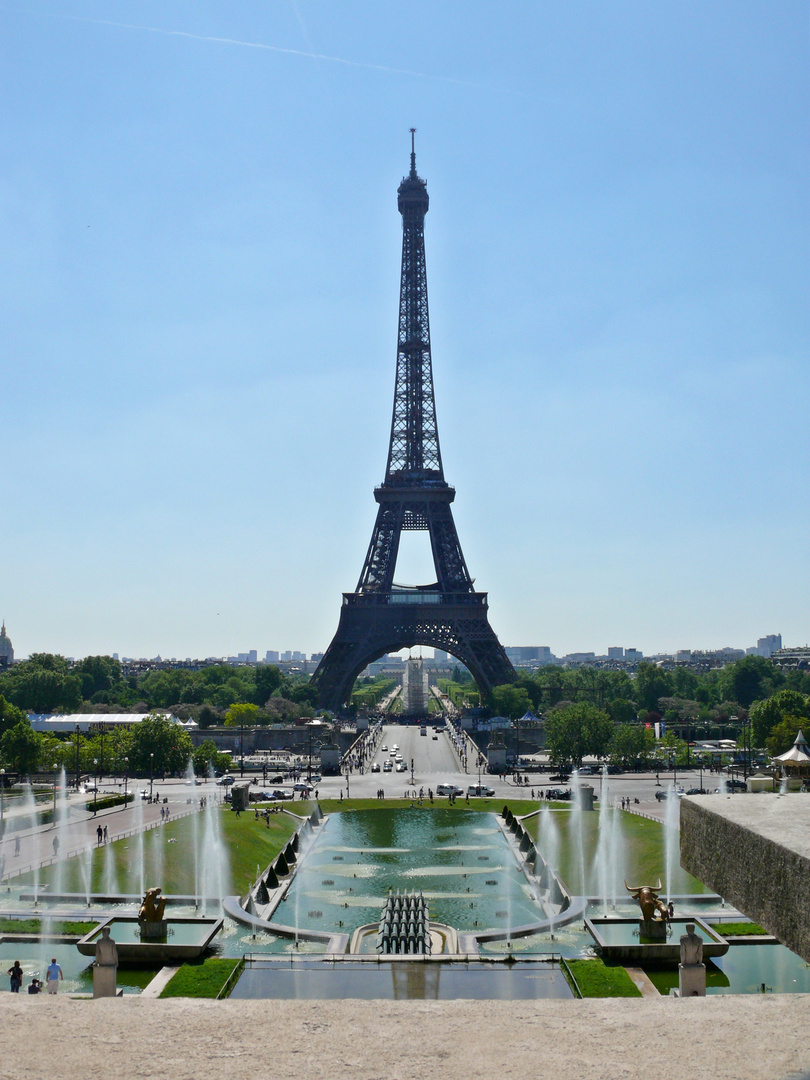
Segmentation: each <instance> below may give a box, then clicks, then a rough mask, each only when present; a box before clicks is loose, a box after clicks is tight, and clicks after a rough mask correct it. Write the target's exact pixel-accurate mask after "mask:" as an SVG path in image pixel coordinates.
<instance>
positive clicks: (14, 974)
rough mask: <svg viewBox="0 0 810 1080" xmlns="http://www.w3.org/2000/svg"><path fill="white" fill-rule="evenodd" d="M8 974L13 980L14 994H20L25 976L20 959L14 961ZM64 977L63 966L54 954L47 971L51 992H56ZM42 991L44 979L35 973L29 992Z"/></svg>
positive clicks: (37, 992)
mask: <svg viewBox="0 0 810 1080" xmlns="http://www.w3.org/2000/svg"><path fill="white" fill-rule="evenodd" d="M6 975H8V977H9V980H10V982H11V992H12V994H19V992H20V990H21V989H22V985H23V979H24V978H25V973H24V972H23V969H22V964H21V963H20V961H19V960H15V961H14V963H13V964H12V965H11V967H10V968H9V969H8V971H7V972H6ZM64 977H65V976H64V975H63V974H62V968H61V967H60V966H59V964H57V962H56V957H55V956H54V957H53V958H52V959H51V962H50V964H49V965H48V970H47V972H46V982H47V986H48V993H49V994H55V993H56V991H57V990H58V989H59V983H60V982H61V980H62V979H64ZM41 991H42V980H41V979H38V978H37V976H36V975H34V977H33V978H32V979H31V982H30V983H29V984H28V993H29V994H39V993H40V992H41Z"/></svg>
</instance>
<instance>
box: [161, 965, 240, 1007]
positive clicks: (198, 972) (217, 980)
mask: <svg viewBox="0 0 810 1080" xmlns="http://www.w3.org/2000/svg"><path fill="white" fill-rule="evenodd" d="M241 964H242V960H233V959H228V960H225V959H222V958H221V957H218V956H209V957H208V958H207V959H206V960H199V961H195V962H193V963H190V964H183V966H182V967H181V968H180V970H179V971H178V972H177V974H176V975H175V976H174V977H173V978H172V979H171V981H170V982H169V984H168V986H166V987H165V988H164V989H163V990H162V992H161V994H160V996H161V997H162V998H170V997H189V998H215V997H217V995H218V994H219V992H220V990H221V989H222V988H223V986H224V985H225V983H226V982H227V981H228V977H229V976H230V975H231V974H232V972H233V971H234V970H235V969H236V968H237V967H239V966H241ZM226 996H227V995H226Z"/></svg>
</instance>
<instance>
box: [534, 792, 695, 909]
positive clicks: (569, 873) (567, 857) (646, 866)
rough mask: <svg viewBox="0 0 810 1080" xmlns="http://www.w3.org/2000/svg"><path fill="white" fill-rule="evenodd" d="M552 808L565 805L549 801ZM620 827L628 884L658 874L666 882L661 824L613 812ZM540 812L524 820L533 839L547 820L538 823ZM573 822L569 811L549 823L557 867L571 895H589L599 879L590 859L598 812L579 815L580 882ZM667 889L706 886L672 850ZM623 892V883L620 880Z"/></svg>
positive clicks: (687, 890)
mask: <svg viewBox="0 0 810 1080" xmlns="http://www.w3.org/2000/svg"><path fill="white" fill-rule="evenodd" d="M551 805H552V807H554V806H555V805H556V806H558V807H559V806H563V805H564V806H566V807H568V804H561V803H557V804H554V803H552V804H551ZM616 813H617V815H618V819H617V820H618V822H619V827H620V829H621V836H620V843H619V845H618V854H619V857H620V859H621V864H622V868H623V870H622V873H623V876H624V877H625V878H626V879H627V882H628V884H629V885H650V884H653V885H654V884H656V883H657V881H658V879H659V877H660V879H661V881H662V882H665V881H666V856H665V831H664V830H665V826H664V825H663V824H662V823H660V822H658V821H651V820H650V819H649V818H643V817H640V816H639V815H637V814H627V813H623V812H622V811H616ZM541 817H542V814H540V815H535V816H534V817H533V818H529V820H528V821H526V822H525V825H526V828H527V830H528V832H529V834H530V836H532V837H533V838H534V839H535V840H537V835H538V829H539V828H541V826H542V825H546V826H548V824H549V822H548V821H546V822H541ZM573 822H574V818H573V817H572V814H571V810H570V809H567V810H566V811H563V812H562V813H555V814H554V815H553V822H552V825H553V826H554V827H556V828H557V830H558V836H559V839H560V843H559V862H558V870H559V872H560V875H561V877H562V878H563V880H564V881H565V883H566V885H567V886H568V888H569V889H570V890H571V892H572V893H574V894H575V895H579V894H581V893H583V892H586V893H588V894H589V895H593V894H596V893H598V892H599V882H598V880H597V875H596V872H595V870H594V858H595V855H596V848H597V843H598V828H599V812H598V811H594V812H593V813H583V814H581V815H580V822H581V826H582V863H584V866H585V882H584V883H583V881H582V863H581V862H580V850H579V845H578V843H577V842H575V838H574V837H573V834H572V831H571V826H572V824H573ZM671 890H672V892H673V893H675V894H684V893H703V892H707V891H708V890H707V889H706V886H705V885H704V884H703V883H702V882H700V881H698V880H697V878H694V877H692V875H691V874H688V873H687V872H686V871H685V870H683V869H681V866H680V859H679V857H678V854H677V852H676V853H675V865H674V868H673V880H672V882H671ZM620 891H621V892H624V883H623V882H621V883H620Z"/></svg>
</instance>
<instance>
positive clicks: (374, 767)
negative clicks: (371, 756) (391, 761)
mask: <svg viewBox="0 0 810 1080" xmlns="http://www.w3.org/2000/svg"><path fill="white" fill-rule="evenodd" d="M371 771H372V772H379V771H380V763H379V761H375V762H374V764H373V765H372V766H371Z"/></svg>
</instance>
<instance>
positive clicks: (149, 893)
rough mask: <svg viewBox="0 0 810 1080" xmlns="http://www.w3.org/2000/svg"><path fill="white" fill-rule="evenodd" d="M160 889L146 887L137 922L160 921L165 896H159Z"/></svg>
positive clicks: (164, 906) (164, 904)
mask: <svg viewBox="0 0 810 1080" xmlns="http://www.w3.org/2000/svg"><path fill="white" fill-rule="evenodd" d="M162 891H163V890H162V889H147V890H146V896H144V898H143V902H142V903H141V907H140V910H139V912H138V922H161V921H162V919H163V912H164V910H165V908H166V898H165V897H164V896H161V895H160V894H161V892H162Z"/></svg>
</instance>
